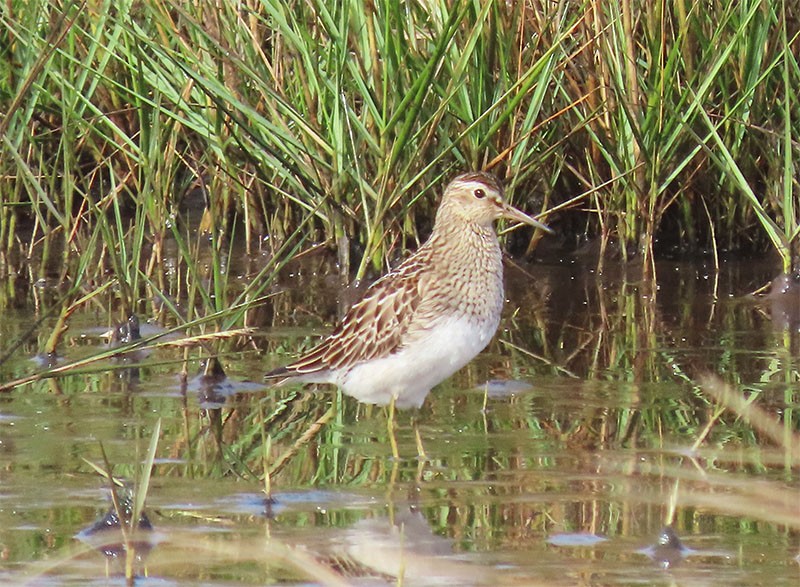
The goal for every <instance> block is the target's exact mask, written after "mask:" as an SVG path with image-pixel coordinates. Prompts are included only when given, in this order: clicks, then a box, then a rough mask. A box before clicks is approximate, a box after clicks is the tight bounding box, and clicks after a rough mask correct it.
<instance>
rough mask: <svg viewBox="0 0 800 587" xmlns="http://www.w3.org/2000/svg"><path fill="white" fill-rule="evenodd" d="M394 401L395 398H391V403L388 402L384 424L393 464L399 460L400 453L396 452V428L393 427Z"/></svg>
mask: <svg viewBox="0 0 800 587" xmlns="http://www.w3.org/2000/svg"><path fill="white" fill-rule="evenodd" d="M396 401H397V398H396V397H395V396H392V401H390V402H389V415H388V417H387V422H386V427H387V429H388V431H389V445H390V446H391V447H392V457H393V458H394V460H395V462H397V461H399V460H400V451H399V450H397V438H396V437H395V433H396V431H397V426H396V425H395V415H394V404H395V402H396Z"/></svg>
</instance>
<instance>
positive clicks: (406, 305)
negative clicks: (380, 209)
mask: <svg viewBox="0 0 800 587" xmlns="http://www.w3.org/2000/svg"><path fill="white" fill-rule="evenodd" d="M499 218H507V219H510V220H514V221H517V222H524V223H526V224H530V225H532V226H535V227H537V228H541V229H543V230H548V231H549V229H548V228H547V227H546V226H544V225H542V224H540V223H538V222H537V221H536V220H534V219H533V218H531V217H529V216H527V215H525V214H523V213H522V212H520V211H519V210H517V209H516V208H513V207H511V206H510V205H508V204H507V203H506V202H505V201H504V200H503V190H502V187H501V186H500V183H499V182H498V181H497V180H496V179H495V178H494V177H493V176H491V175H488V174H486V173H482V172H472V173H465V174H463V175H460V176H458V177H456V178H455V179H454V180H453V181H452V182H451V183H450V184H449V185H448V186H447V188H446V189H445V192H444V196H443V197H442V203H441V205H440V207H439V210H438V212H437V214H436V221H435V223H434V227H433V232H432V233H431V236H430V238H429V239H428V240H427V241H426V242H425V244H423V245H422V246H421V247H420V248H419V249H418V250H417V252H416V253H414V254H413V255H411V256H410V257H409V258H407V259H406V260H405V261H403V262H402V263H401V264H400V265H399V266H398V267H397V268H396V269H394V270H393V271H390V272H389V273H387V274H386V275H384V276H383V277H382V278H380V279H379V280H378V281H376V282H375V283H373V284H372V285H371V286H370V287H369V289H368V290H367V292H366V294H365V296H364V298H363V299H362V300H361V301H360V302H358V303H357V304H355V305H354V306H353V307H352V308H350V310H349V311H348V312H347V314H346V315H345V316H344V318H343V319H342V322H341V323H340V324H339V325H338V326H337V327H336V328H335V329H334V331H333V332H332V333H331V334H330V335H329V336H328V337H327V338H326V339H325V340H323V341H322V342H321V343H320V344H319V345H318V346H316V347H315V348H313V349H312V350H310V351H309V352H308V353H306V354H305V355H304V356H302V357H300V358H299V359H298V360H296V361H295V362H293V363H291V364H289V365H286V366H285V367H280V368H278V369H275V370H274V371H272V372H270V373H268V374H267V378H270V379H279V378H280V379H281V381H280V383H283V382H284V381H286V380H289V379H296V380H299V381H304V382H314V383H334V384H336V385H339V386H340V387H341V388H342V390H343V391H344V392H345V393H348V394H350V395H352V396H354V397H355V398H356V399H358V400H360V401H364V402H368V403H377V404H387V403H389V402H390V401H391V400H392V399H393V398H394V399H395V401H396V405H397V406H398V407H411V406H419V405H421V404H422V402H423V401H424V399H425V397H426V395H427V394H428V392H429V391H430V389H431V387H433V386H434V385H436V384H438V383H440V382H441V381H443V380H444V379H446V378H447V377H449V376H450V375H452V374H453V373H454V372H455V371H457V370H458V369H460V368H461V367H462V366H464V365H465V364H466V363H467V362H469V361H470V360H471V359H472V358H473V357H474V356H475V355H476V354H478V353H479V352H480V351H481V350H482V349H483V348H484V347H485V346H486V345H487V344H488V343H489V341H490V340H491V337H492V335H494V332H495V331H496V330H497V325H498V323H499V321H500V313H501V310H502V305H503V265H502V254H501V251H500V245H499V243H498V241H497V235H496V234H495V231H494V226H493V225H494V221H495V220H497V219H499Z"/></svg>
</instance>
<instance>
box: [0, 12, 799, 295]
mask: <svg viewBox="0 0 800 587" xmlns="http://www.w3.org/2000/svg"><path fill="white" fill-rule="evenodd" d="M23 8H24V9H23ZM0 20H2V22H3V25H4V27H5V29H6V32H5V39H6V43H5V46H6V47H7V51H6V53H5V58H4V59H2V60H0V61H2V63H0V72H2V77H0V100H2V101H3V103H4V104H3V106H4V110H5V111H6V112H7V114H6V116H5V117H4V118H3V119H2V122H0V125H2V126H1V127H0V128H2V129H3V130H5V131H6V132H5V133H4V134H3V143H2V151H3V157H2V159H0V166H1V167H2V173H1V174H0V177H2V179H0V195H2V198H3V202H4V206H3V207H2V211H0V231H2V234H0V237H2V242H3V243H4V245H3V246H4V247H6V248H7V247H8V246H9V244H11V243H12V242H13V240H14V239H15V238H19V237H20V236H21V235H22V234H23V233H22V229H21V227H20V222H22V224H25V225H28V226H30V225H31V224H33V226H34V229H35V231H36V232H37V233H38V234H42V233H44V232H45V227H47V228H48V229H49V228H51V227H53V226H57V227H59V230H60V231H63V232H64V233H65V234H66V233H71V232H73V230H74V229H80V228H81V227H82V226H83V224H84V223H85V222H86V221H87V219H88V218H89V217H88V216H85V214H86V210H88V209H89V208H90V206H89V203H90V202H91V201H95V202H97V201H100V202H103V201H105V199H112V198H113V199H117V200H119V204H116V206H117V209H118V210H120V211H121V212H128V213H129V214H134V215H135V214H139V215H138V216H136V222H137V230H138V231H139V233H138V236H137V242H139V243H142V244H143V243H145V242H146V243H147V244H153V246H155V247H156V248H158V247H160V246H162V241H163V239H164V238H165V237H167V236H169V235H170V232H171V229H170V226H171V224H172V223H173V222H174V219H175V217H176V214H177V213H178V211H179V210H180V207H181V202H182V201H184V200H185V198H186V196H187V194H189V193H191V192H192V191H193V190H198V189H200V190H202V191H203V193H204V197H205V201H206V206H207V209H208V213H207V215H206V217H207V218H209V219H211V220H213V228H214V231H213V238H214V239H218V238H220V236H226V237H227V236H230V235H231V234H232V231H233V229H234V226H235V225H236V224H237V223H241V225H242V226H243V228H244V230H243V231H241V232H240V234H241V235H245V236H246V237H247V240H248V243H249V244H250V246H252V245H253V243H255V242H257V240H258V238H259V237H260V236H261V235H264V234H269V235H271V236H272V237H273V238H277V239H279V240H280V239H283V238H285V237H286V236H287V235H289V234H291V233H292V232H293V230H294V229H295V228H296V227H297V226H298V224H299V223H300V222H301V221H303V219H305V218H307V217H308V216H311V218H309V219H308V223H307V225H306V228H305V231H306V235H307V237H308V238H310V239H311V240H316V241H326V242H328V243H329V244H330V245H331V246H332V247H335V249H336V250H337V251H338V255H339V260H340V263H341V266H342V271H343V272H345V273H347V272H349V269H350V264H351V261H350V257H349V256H350V254H351V253H352V252H355V254H356V259H355V260H354V262H353V266H354V267H357V271H356V273H357V275H358V276H362V275H364V274H365V273H367V272H368V270H369V269H370V268H378V267H380V266H381V265H384V264H385V263H387V262H388V261H390V260H391V259H392V254H393V250H394V249H395V248H396V247H397V246H403V245H405V244H406V241H409V240H411V241H413V240H416V239H417V238H418V234H417V231H422V232H424V231H425V230H426V227H427V226H429V224H430V219H431V216H432V214H433V210H434V209H435V201H434V200H435V198H434V193H435V192H436V187H437V186H438V185H439V184H440V183H441V182H442V181H443V180H444V178H445V177H447V176H448V175H451V174H452V173H454V172H455V171H456V170H457V169H464V168H472V167H488V168H492V169H494V170H495V171H496V172H498V173H499V174H500V175H501V176H503V177H505V178H510V179H511V181H510V184H511V190H510V193H511V194H512V197H514V198H516V199H522V200H523V202H522V204H523V205H525V206H528V207H536V208H541V207H542V206H543V202H544V201H547V202H548V203H549V204H551V205H559V204H565V206H568V207H574V206H575V203H576V202H579V201H581V197H583V198H584V199H587V198H590V199H591V201H592V205H589V206H587V207H586V209H584V210H583V211H580V210H575V211H572V212H570V213H563V212H562V213H560V214H561V216H562V217H563V219H564V221H563V222H562V225H563V228H564V232H565V233H566V236H567V237H570V238H572V237H574V238H576V239H577V238H579V236H580V235H588V236H591V235H594V234H599V235H600V236H601V237H602V238H603V242H604V243H608V242H611V241H612V240H616V241H618V242H619V245H620V247H619V250H620V252H621V255H622V256H623V257H624V258H628V257H631V256H637V257H639V256H640V257H641V258H643V260H644V261H645V267H648V268H650V267H652V263H651V261H652V257H653V254H654V247H655V243H656V242H657V239H659V238H660V237H663V240H669V241H671V242H674V243H677V244H678V245H679V246H680V247H681V248H683V249H685V250H696V249H699V248H701V247H703V246H713V247H715V248H720V249H721V248H736V247H741V246H743V245H747V244H748V243H751V242H752V241H755V243H756V246H762V245H759V244H758V243H759V242H761V243H763V242H768V243H771V245H772V246H773V247H775V248H777V249H778V250H779V252H781V254H782V255H783V256H784V258H786V256H787V253H786V252H785V251H786V250H788V249H789V248H791V247H790V246H789V245H790V243H791V242H793V240H794V236H793V235H794V234H795V232H796V225H797V222H796V219H795V216H796V211H795V209H796V206H795V205H794V204H793V197H794V196H793V193H794V191H795V190H794V188H793V187H792V186H793V180H792V178H793V165H792V161H793V159H794V158H795V157H794V155H795V154H796V144H797V140H796V137H797V136H798V135H797V132H798V128H797V122H796V121H797V119H798V117H797V98H796V91H795V90H794V88H796V87H797V85H798V84H797V82H798V77H800V74H798V67H797V60H796V59H795V58H794V54H795V52H794V51H793V49H794V48H795V47H796V45H797V42H798V41H797V34H798V26H797V23H796V20H795V19H794V18H793V15H792V11H791V8H790V7H787V6H786V5H785V4H774V5H766V4H764V3H763V2H759V1H756V0H748V1H747V2H743V3H732V2H729V3H716V4H713V5H702V6H701V5H698V4H687V3H686V2H678V3H676V4H674V5H665V4H652V3H646V2H636V1H635V0H624V1H623V2H622V3H619V4H615V5H612V4H607V3H599V2H596V1H595V0H586V1H585V2H580V3H566V2H564V3H558V4H552V3H545V2H540V1H538V0H531V1H530V2H526V3H514V4H507V3H500V2H487V3H483V4H476V3H471V2H458V3H456V4H454V5H450V4H449V3H445V2H434V3H433V4H430V3H428V4H410V5H398V4H391V3H389V4H379V5H378V4H375V3H370V2H363V1H362V0H347V1H345V2H341V3H337V4H334V5H330V4H329V3H325V2H320V1H317V0H314V1H312V2H307V3H294V4H288V5H287V4H285V3H281V2H273V1H271V0H265V1H264V2H262V3H250V4H236V5H235V4H232V3H227V2H223V3H212V2H206V1H201V2H196V3H191V4H188V5H187V4H179V3H151V2H146V3H139V4H134V3H131V2H124V3H111V2H102V3H99V4H78V3H71V4H66V5H61V4H57V3H55V2H51V1H47V0H38V1H37V2H34V3H33V5H31V6H27V5H26V6H25V7H23V6H22V4H20V3H13V2H12V3H9V4H7V5H6V7H5V8H4V11H3V12H2V13H0ZM765 137H767V138H768V140H767V141H765V140H764V138H765ZM767 143H770V144H769V147H767V146H766V145H767ZM776 153H779V154H780V155H779V156H776ZM734 167H735V168H738V170H739V171H740V172H741V173H737V172H736V171H735V169H734ZM775 185H780V186H782V187H780V188H779V189H775V188H773V187H771V186H775ZM770 190H772V191H770ZM567 203H568V204H567ZM98 207H99V209H101V210H102V209H103V206H102V205H99V204H98ZM141 208H143V209H144V212H131V211H134V210H140V209H141ZM124 216H125V215H124V214H123V215H122V217H124ZM665 220H666V222H665ZM142 221H143V223H144V225H145V227H140V226H139V223H140V222H142ZM754 223H755V225H756V226H759V227H760V232H754V231H753V226H754ZM776 230H778V232H779V233H780V234H782V235H783V236H782V237H779V235H778V233H777V232H776ZM762 235H765V236H766V238H765V236H762ZM45 246H47V242H45ZM789 256H791V255H789ZM784 265H785V266H787V265H791V263H788V264H787V263H786V262H784ZM132 276H133V280H134V281H136V277H135V275H133V274H132Z"/></svg>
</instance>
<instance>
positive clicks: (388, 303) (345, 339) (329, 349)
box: [268, 258, 427, 377]
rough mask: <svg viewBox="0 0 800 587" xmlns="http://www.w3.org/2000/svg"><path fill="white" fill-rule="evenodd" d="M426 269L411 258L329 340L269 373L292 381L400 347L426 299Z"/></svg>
mask: <svg viewBox="0 0 800 587" xmlns="http://www.w3.org/2000/svg"><path fill="white" fill-rule="evenodd" d="M422 266H423V265H419V264H417V263H416V262H415V261H414V260H413V258H410V259H408V260H407V261H406V262H405V263H403V264H402V265H401V266H400V267H398V268H397V269H396V270H395V271H392V272H390V273H388V274H386V275H385V276H383V277H382V278H381V279H379V280H378V281H376V282H375V283H373V284H372V285H371V286H370V287H369V289H368V290H367V292H366V294H365V295H364V298H363V299H362V300H361V301H359V302H358V303H357V304H355V305H354V306H352V307H351V308H350V310H348V312H347V313H346V314H345V316H344V318H343V319H342V322H341V323H340V324H339V325H338V326H337V327H336V329H335V330H334V331H333V332H332V333H331V335H330V336H328V338H326V339H325V340H324V341H322V342H321V343H320V344H319V345H317V346H316V347H314V348H313V349H311V350H310V351H309V352H308V353H306V354H305V355H303V356H302V357H300V358H299V359H298V360H296V361H295V362H293V363H291V364H289V365H286V366H285V367H281V368H279V369H276V370H275V371H273V372H272V373H269V374H268V376H269V377H278V376H285V377H292V376H298V375H307V374H311V373H316V372H319V371H327V370H330V369H342V368H346V367H350V366H353V365H355V364H357V363H360V362H363V361H368V360H370V359H376V358H380V357H386V356H388V355H391V354H392V353H394V352H396V351H397V349H398V348H399V347H400V346H402V344H403V339H404V335H405V334H406V333H407V332H408V330H409V326H411V325H413V324H414V323H415V320H414V318H415V314H416V313H417V310H418V308H419V306H420V303H421V301H422V295H421V291H422V289H423V288H424V284H423V282H424V281H425V279H426V277H427V276H426V275H425V271H424V270H421V268H422Z"/></svg>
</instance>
